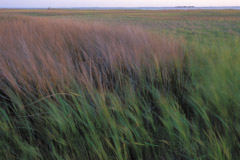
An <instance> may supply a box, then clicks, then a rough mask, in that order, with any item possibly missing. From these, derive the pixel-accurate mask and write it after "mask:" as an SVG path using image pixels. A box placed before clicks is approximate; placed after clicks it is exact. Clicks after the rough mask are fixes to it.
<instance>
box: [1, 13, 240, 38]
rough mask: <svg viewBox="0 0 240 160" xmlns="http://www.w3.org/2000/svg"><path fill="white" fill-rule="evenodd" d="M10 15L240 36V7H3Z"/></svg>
mask: <svg viewBox="0 0 240 160" xmlns="http://www.w3.org/2000/svg"><path fill="white" fill-rule="evenodd" d="M11 15H24V16H38V17H49V18H55V19H56V18H66V19H74V20H84V21H85V20H87V21H97V22H107V23H109V22H110V23H114V24H130V25H138V26H141V27H144V28H146V29H148V30H150V31H153V32H157V33H161V34H163V33H166V34H173V35H184V36H185V37H192V36H194V35H204V36H206V35H207V36H209V35H213V36H216V35H219V34H221V35H227V36H231V35H240V10H78V9H65V10H64V9H50V10H47V9H36V10H29V9H25V10H17V9H2V10H0V18H2V17H4V16H11Z"/></svg>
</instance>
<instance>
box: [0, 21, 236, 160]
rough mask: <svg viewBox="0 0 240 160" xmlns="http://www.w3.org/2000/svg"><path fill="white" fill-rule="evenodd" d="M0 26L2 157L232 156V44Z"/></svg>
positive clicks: (138, 33) (66, 27) (64, 25)
mask: <svg viewBox="0 0 240 160" xmlns="http://www.w3.org/2000/svg"><path fill="white" fill-rule="evenodd" d="M0 26H1V28H0V76H1V77H0V100H1V104H0V105H1V107H0V117H1V118H0V157H1V158H2V159H94V160H95V159H103V160H105V159H216V160H219V159H238V157H239V155H240V153H239V147H240V146H239V139H240V130H239V122H240V119H239V118H238V115H239V113H240V108H239V96H240V95H239V93H240V92H239V90H240V85H239V78H240V75H239V73H240V72H239V70H238V68H239V67H240V66H239V63H238V62H239V61H238V60H239V58H240V57H239V55H238V53H239V51H240V47H239V38H238V37H236V38H232V39H230V40H229V39H227V40H226V39H224V38H223V39H222V40H221V41H218V42H216V43H208V42H209V41H208V40H209V39H206V40H203V41H197V40H196V41H195V42H191V43H188V42H187V43H186V42H183V41H180V40H176V39H171V38H167V37H159V36H156V35H154V34H152V33H149V32H146V31H144V30H143V29H141V28H136V27H134V28H133V27H131V26H107V25H106V24H105V25H104V24H99V23H87V24H83V23H81V22H73V21H70V20H49V19H47V18H34V19H32V18H26V17H22V18H20V17H15V18H8V19H4V20H2V21H0ZM213 40H214V38H213ZM218 40H219V39H218Z"/></svg>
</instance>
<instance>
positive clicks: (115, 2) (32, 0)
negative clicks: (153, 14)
mask: <svg viewBox="0 0 240 160" xmlns="http://www.w3.org/2000/svg"><path fill="white" fill-rule="evenodd" d="M49 6H51V7H66V8H67V7H174V6H240V0H21V1H20V0H0V8H1V7H2V8H4V7H6V8H28V7H30V8H42V7H49Z"/></svg>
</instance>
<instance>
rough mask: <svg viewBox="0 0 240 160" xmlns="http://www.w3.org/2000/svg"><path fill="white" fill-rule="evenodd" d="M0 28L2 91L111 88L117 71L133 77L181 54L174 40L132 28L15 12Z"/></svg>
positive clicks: (151, 70) (38, 93)
mask: <svg viewBox="0 0 240 160" xmlns="http://www.w3.org/2000/svg"><path fill="white" fill-rule="evenodd" d="M0 26H1V28H0V37H1V38H0V76H1V81H0V87H1V90H4V88H6V86H8V87H12V88H14V89H15V90H17V91H19V92H22V93H27V92H28V93H33V94H34V93H35V94H36V95H41V94H42V93H51V92H54V90H55V91H56V90H57V91H62V90H64V88H69V87H70V88H71V86H73V85H74V84H80V85H81V86H86V85H87V86H88V87H91V86H92V87H96V88H98V89H104V88H113V87H114V85H116V83H120V82H121V80H120V79H119V77H123V76H122V75H121V76H120V75H119V74H125V77H128V78H130V79H133V80H138V76H140V75H141V74H150V73H153V72H156V70H155V69H156V68H157V67H159V66H160V65H161V66H165V67H167V65H168V67H169V65H170V61H169V60H173V59H175V58H176V57H178V58H180V57H181V56H182V53H181V52H182V49H181V46H180V44H179V43H177V42H176V40H173V39H171V40H170V39H167V38H161V37H157V36H155V35H153V34H151V33H148V32H146V31H144V30H143V29H141V28H136V27H135V28H134V27H131V26H107V25H104V24H100V23H85V22H84V23H81V22H73V21H70V20H49V19H46V18H34V19H33V18H26V17H20V16H17V17H13V18H8V19H6V20H3V21H1V22H0ZM165 76H166V75H165Z"/></svg>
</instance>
